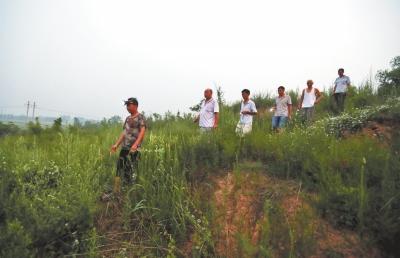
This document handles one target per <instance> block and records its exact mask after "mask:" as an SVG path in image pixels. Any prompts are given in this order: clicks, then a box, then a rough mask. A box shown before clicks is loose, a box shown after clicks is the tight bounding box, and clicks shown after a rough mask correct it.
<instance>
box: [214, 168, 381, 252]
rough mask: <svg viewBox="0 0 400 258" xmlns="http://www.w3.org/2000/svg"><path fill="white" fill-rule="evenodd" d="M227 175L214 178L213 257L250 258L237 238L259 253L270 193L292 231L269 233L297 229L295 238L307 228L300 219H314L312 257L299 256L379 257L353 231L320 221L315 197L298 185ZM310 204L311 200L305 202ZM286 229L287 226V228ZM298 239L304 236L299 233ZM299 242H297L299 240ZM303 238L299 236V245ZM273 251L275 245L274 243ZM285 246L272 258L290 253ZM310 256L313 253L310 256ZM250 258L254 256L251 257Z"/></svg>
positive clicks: (280, 245) (278, 247) (262, 176)
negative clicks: (245, 238)
mask: <svg viewBox="0 0 400 258" xmlns="http://www.w3.org/2000/svg"><path fill="white" fill-rule="evenodd" d="M237 174H238V173H236V175H235V173H232V172H230V173H227V174H225V175H224V176H221V175H219V176H215V177H214V178H212V182H213V183H214V184H213V185H214V193H213V202H214V209H215V211H214V213H215V215H214V222H213V223H212V224H213V225H214V228H213V231H214V239H215V252H216V254H217V255H218V256H220V257H228V258H229V257H252V256H253V255H255V254H256V253H257V251H255V252H252V255H243V253H242V252H241V250H240V247H239V245H240V243H239V240H238V239H239V238H238V236H245V237H247V239H250V244H251V245H252V246H253V247H254V248H255V249H257V248H258V246H259V245H260V244H261V242H260V238H261V237H260V236H261V234H262V231H263V228H262V227H263V226H262V225H263V221H265V220H266V219H268V218H267V215H266V214H263V203H264V201H265V199H266V197H265V196H266V192H268V195H269V197H268V198H270V197H272V198H274V199H275V202H276V203H277V204H278V206H279V207H281V209H282V211H283V214H282V215H283V216H284V219H283V221H286V223H287V224H288V225H285V227H284V226H283V225H271V227H275V228H279V227H282V228H283V230H287V228H286V227H287V226H288V227H289V228H291V229H293V232H295V234H296V233H297V232H296V230H297V229H298V231H299V232H301V231H302V229H301V227H303V224H301V223H304V221H303V222H301V219H302V218H298V216H297V215H298V214H301V213H302V212H303V213H304V211H307V212H308V214H311V215H310V219H309V221H308V220H307V223H309V224H311V225H309V228H311V229H313V232H311V237H312V239H313V240H312V242H313V243H314V247H312V248H311V249H310V250H312V251H309V255H308V256H304V254H303V255H302V254H297V253H295V255H296V256H300V257H313V258H316V257H348V258H352V257H380V255H379V252H378V251H377V249H375V248H371V247H367V246H365V245H364V244H363V241H362V240H361V239H360V237H359V236H358V234H357V233H356V232H353V231H350V230H339V229H336V228H334V227H333V226H332V225H330V224H329V223H328V222H327V221H325V220H323V219H321V218H320V217H319V216H318V215H317V213H316V211H315V210H314V208H313V207H312V206H311V205H310V202H309V201H307V200H308V199H311V198H312V194H309V193H303V192H302V190H301V187H299V184H298V183H296V182H294V181H289V180H281V179H276V178H271V177H268V176H266V175H265V174H263V173H244V172H243V173H240V175H239V176H238V175H237ZM306 199H307V200H306ZM283 224H285V223H283ZM298 234H300V233H298ZM296 237H297V238H296ZM301 237H303V236H302V235H298V236H295V238H296V239H297V240H295V241H301ZM271 245H273V244H272V243H271ZM287 246H288V244H287V243H275V246H272V247H271V248H270V249H272V253H271V254H272V257H282V255H283V254H286V253H287V252H288V251H287V250H284V249H288V247H287ZM310 252H311V253H310ZM250 253H251V252H250ZM332 255H333V256H332Z"/></svg>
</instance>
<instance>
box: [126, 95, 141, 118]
mask: <svg viewBox="0 0 400 258" xmlns="http://www.w3.org/2000/svg"><path fill="white" fill-rule="evenodd" d="M125 105H126V110H128V112H129V113H131V114H132V113H136V112H137V109H138V106H139V102H138V100H137V99H136V98H129V99H128V100H126V101H125Z"/></svg>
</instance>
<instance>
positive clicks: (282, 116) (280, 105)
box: [272, 86, 292, 133]
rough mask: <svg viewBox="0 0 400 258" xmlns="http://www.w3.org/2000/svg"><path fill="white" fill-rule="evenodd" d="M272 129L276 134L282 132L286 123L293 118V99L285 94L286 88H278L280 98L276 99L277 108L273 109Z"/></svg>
mask: <svg viewBox="0 0 400 258" xmlns="http://www.w3.org/2000/svg"><path fill="white" fill-rule="evenodd" d="M272 110H273V111H274V115H273V116H272V129H273V130H274V131H276V132H278V133H279V132H282V130H283V129H284V127H285V126H286V123H287V121H288V120H289V119H291V116H292V99H291V97H290V95H287V94H286V93H285V87H283V86H279V87H278V96H277V97H276V98H275V106H274V108H273V109H272Z"/></svg>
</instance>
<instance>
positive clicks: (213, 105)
mask: <svg viewBox="0 0 400 258" xmlns="http://www.w3.org/2000/svg"><path fill="white" fill-rule="evenodd" d="M218 112H219V106H218V102H217V101H216V100H215V99H210V100H208V101H207V100H205V99H204V100H203V101H202V103H201V109H200V119H199V126H200V127H213V126H214V119H215V113H218Z"/></svg>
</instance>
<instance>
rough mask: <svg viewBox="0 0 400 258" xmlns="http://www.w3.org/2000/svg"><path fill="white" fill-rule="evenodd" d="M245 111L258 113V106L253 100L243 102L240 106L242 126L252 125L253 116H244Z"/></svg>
mask: <svg viewBox="0 0 400 258" xmlns="http://www.w3.org/2000/svg"><path fill="white" fill-rule="evenodd" d="M243 111H250V112H257V108H256V104H255V103H254V101H252V100H248V101H247V102H244V101H242V103H241V105H240V123H241V124H252V123H253V116H252V115H247V114H242V112H243Z"/></svg>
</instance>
